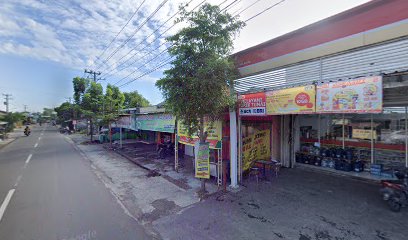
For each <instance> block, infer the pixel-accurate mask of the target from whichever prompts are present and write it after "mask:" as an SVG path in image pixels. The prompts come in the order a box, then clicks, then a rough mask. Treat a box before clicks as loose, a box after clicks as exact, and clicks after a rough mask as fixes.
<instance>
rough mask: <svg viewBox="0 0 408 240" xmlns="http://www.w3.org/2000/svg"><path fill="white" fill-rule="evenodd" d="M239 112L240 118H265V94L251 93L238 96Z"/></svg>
mask: <svg viewBox="0 0 408 240" xmlns="http://www.w3.org/2000/svg"><path fill="white" fill-rule="evenodd" d="M238 104H239V107H238V110H239V115H240V116H265V115H266V99H265V93H264V92H260V93H251V94H245V95H239V96H238Z"/></svg>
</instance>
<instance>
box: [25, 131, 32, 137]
mask: <svg viewBox="0 0 408 240" xmlns="http://www.w3.org/2000/svg"><path fill="white" fill-rule="evenodd" d="M30 134H31V131H30V129H25V130H24V135H26V136H27V137H28V136H30Z"/></svg>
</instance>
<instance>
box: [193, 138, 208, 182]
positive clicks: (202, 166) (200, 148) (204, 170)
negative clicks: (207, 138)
mask: <svg viewBox="0 0 408 240" xmlns="http://www.w3.org/2000/svg"><path fill="white" fill-rule="evenodd" d="M209 147H210V145H209V144H208V143H199V142H196V144H195V151H194V152H195V177H196V178H207V179H209V178H210V148H209Z"/></svg>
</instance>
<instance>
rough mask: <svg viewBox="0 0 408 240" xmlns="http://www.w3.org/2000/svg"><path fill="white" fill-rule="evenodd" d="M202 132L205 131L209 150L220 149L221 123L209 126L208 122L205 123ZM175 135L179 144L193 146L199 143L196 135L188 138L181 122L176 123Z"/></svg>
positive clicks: (216, 122)
mask: <svg viewBox="0 0 408 240" xmlns="http://www.w3.org/2000/svg"><path fill="white" fill-rule="evenodd" d="M204 130H205V131H207V134H208V135H207V142H208V143H209V144H210V148H213V149H214V148H221V139H222V122H221V121H215V122H213V123H212V124H211V123H210V121H205V122H204ZM177 135H178V137H179V142H180V143H181V144H186V145H190V146H194V145H195V143H196V142H199V141H200V139H199V137H198V135H197V133H195V134H193V136H189V135H188V130H187V128H186V127H185V126H184V125H183V124H182V123H181V122H178V123H177Z"/></svg>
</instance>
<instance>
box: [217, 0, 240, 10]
mask: <svg viewBox="0 0 408 240" xmlns="http://www.w3.org/2000/svg"><path fill="white" fill-rule="evenodd" d="M239 2H241V0H234V1H233V2H232V3H230V4H228V5H227V6H225V7H224V8H223V9H221V11H220V12H222V11H224V10H225V11H227V10H228V8H230V7H232V6H233V5H235V4H237V3H239ZM220 5H221V4H220Z"/></svg>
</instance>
